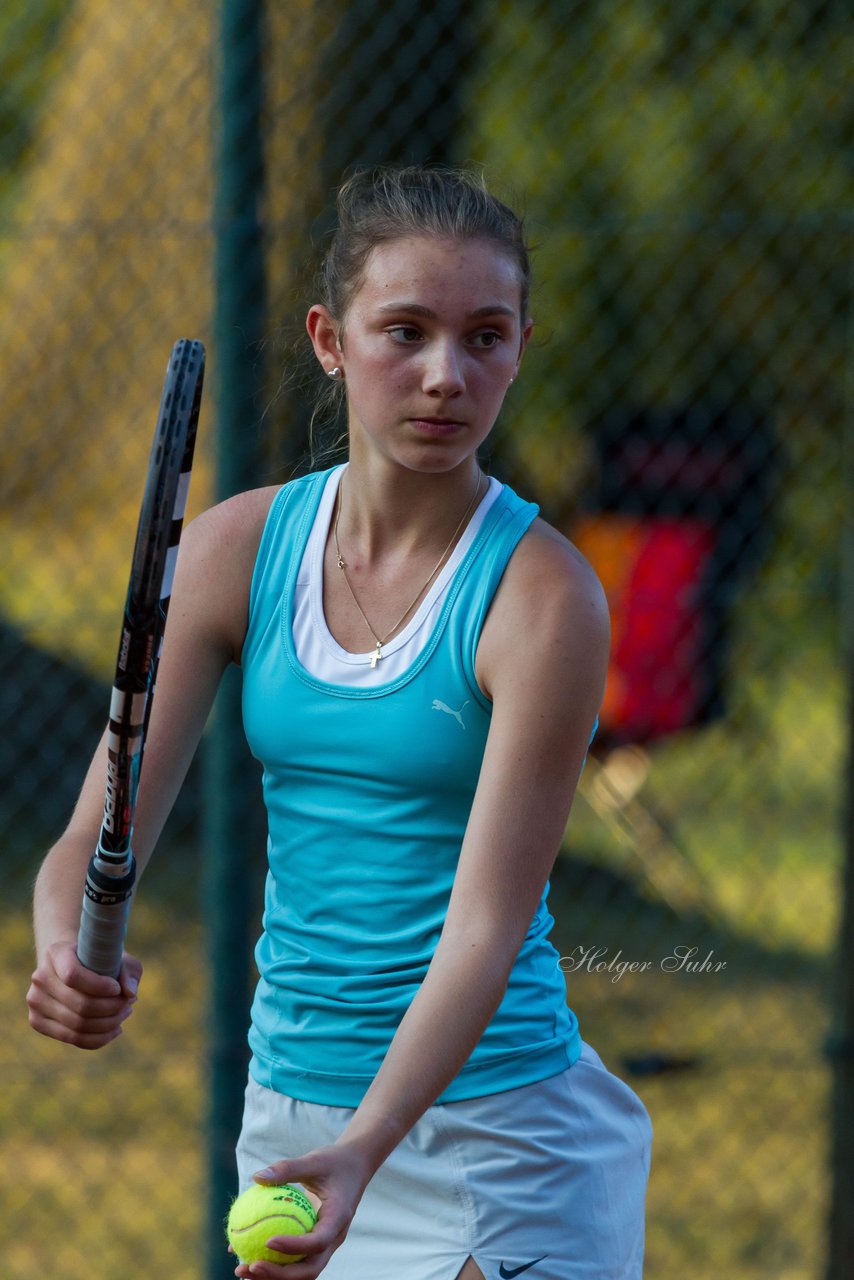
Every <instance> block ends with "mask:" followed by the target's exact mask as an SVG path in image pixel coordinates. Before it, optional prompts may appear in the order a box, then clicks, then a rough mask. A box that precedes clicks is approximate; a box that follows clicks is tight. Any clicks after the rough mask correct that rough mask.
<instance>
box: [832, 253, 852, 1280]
mask: <svg viewBox="0 0 854 1280" xmlns="http://www.w3.org/2000/svg"><path fill="white" fill-rule="evenodd" d="M849 277H850V280H851V285H852V289H851V291H850V294H849V302H848V352H847V357H848V358H847V364H846V371H845V392H846V394H845V408H846V414H845V421H844V424H843V433H844V434H843V469H844V476H845V499H846V501H845V506H844V511H845V522H844V528H843V531H842V539H843V541H842V570H841V577H842V590H841V608H840V612H841V631H842V657H843V670H844V672H845V676H846V678H847V682H848V708H847V710H848V742H847V758H846V761H845V770H844V773H843V778H842V796H843V810H842V813H843V819H842V856H843V867H842V877H841V893H842V901H841V904H840V913H839V914H840V929H839V947H838V952H837V968H836V981H837V987H836V993H835V994H836V1002H835V1009H834V1028H833V1032H832V1034H831V1039H830V1044H829V1056H830V1060H831V1064H832V1068H833V1093H832V1101H831V1109H830V1117H831V1133H830V1170H831V1190H830V1215H829V1233H828V1264H827V1280H850V1278H851V1276H854V509H852V502H851V499H852V496H854V309H852V308H854V264H852V265H850V266H849Z"/></svg>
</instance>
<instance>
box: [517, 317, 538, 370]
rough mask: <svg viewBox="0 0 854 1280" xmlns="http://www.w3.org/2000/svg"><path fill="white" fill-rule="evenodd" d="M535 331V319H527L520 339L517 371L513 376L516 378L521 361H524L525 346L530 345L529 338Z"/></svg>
mask: <svg viewBox="0 0 854 1280" xmlns="http://www.w3.org/2000/svg"><path fill="white" fill-rule="evenodd" d="M533 331H534V322H533V320H527V321H526V323H525V327H524V329H523V330H522V336H521V338H520V339H519V358H518V360H517V361H516V373H514V374H513V377H514V378H515V377H516V375H517V374H518V372H519V366H520V365H521V363H522V356H523V355H524V354H525V348H526V347H527V345H528V339H529V338H530V336H531V334H532V333H533Z"/></svg>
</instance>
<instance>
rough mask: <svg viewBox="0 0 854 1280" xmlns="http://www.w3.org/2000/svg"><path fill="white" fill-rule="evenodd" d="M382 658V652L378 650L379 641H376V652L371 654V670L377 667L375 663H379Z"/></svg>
mask: <svg viewBox="0 0 854 1280" xmlns="http://www.w3.org/2000/svg"><path fill="white" fill-rule="evenodd" d="M382 656H383V651H382V649H381V648H380V645H379V641H377V648H376V652H375V653H372V654H371V670H373V669H374V667H375V666H376V665H377V663H378V662H379V660H380V658H381V657H382Z"/></svg>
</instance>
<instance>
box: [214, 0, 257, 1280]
mask: <svg viewBox="0 0 854 1280" xmlns="http://www.w3.org/2000/svg"><path fill="white" fill-rule="evenodd" d="M263 10H264V6H263V3H262V0H223V2H222V5H221V9H220V51H219V58H220V68H219V73H220V97H219V121H218V123H219V136H218V139H217V146H216V148H215V151H214V154H215V162H216V164H217V172H216V174H215V181H216V211H215V224H216V315H215V341H214V351H213V356H214V360H213V362H212V363H213V365H214V372H215V378H216V384H215V385H216V395H217V466H216V497H217V499H223V498H226V497H229V496H230V495H232V494H234V493H236V492H239V491H241V490H243V489H246V488H248V487H251V486H252V485H254V484H257V483H258V478H257V477H258V471H259V447H258V431H257V423H258V418H259V412H258V403H257V387H258V383H257V376H258V375H257V364H258V361H259V359H260V354H259V353H260V346H259V342H260V339H261V338H262V337H263V334H264V329H265V322H266V287H265V265H264V243H263V240H264V237H263V227H262V221H261V218H262V211H261V203H262V198H263V193H264V156H263V146H262V137H261V111H262V103H263V79H262V56H261V55H262V45H263V41H262V29H263ZM206 764H207V774H206V789H205V796H204V823H203V831H204V837H205V851H204V857H205V865H206V868H207V873H206V890H207V894H206V896H207V901H206V907H207V911H206V916H207V921H208V939H209V952H210V963H211V977H210V981H211V997H210V1014H209V1037H210V1039H209V1043H210V1110H209V1201H208V1203H209V1219H208V1229H209V1235H208V1239H209V1257H208V1267H207V1273H206V1274H207V1276H208V1277H209V1280H224V1278H225V1277H226V1276H230V1275H232V1274H233V1271H234V1262H233V1260H231V1259H230V1258H229V1256H228V1254H227V1253H226V1251H225V1244H224V1239H223V1232H222V1223H223V1216H224V1214H225V1211H226V1209H227V1206H228V1202H229V1199H230V1197H231V1195H233V1194H234V1191H235V1172H234V1141H235V1138H236V1135H237V1131H238V1128H239V1124H240V1115H241V1108H242V1097H243V1089H244V1087H245V1081H246V1064H247V1058H248V1052H247V1047H246V1035H245V1027H246V1016H247V1000H248V992H249V985H250V939H249V912H250V905H249V904H250V893H249V880H250V876H251V872H252V865H251V858H250V856H249V855H250V848H249V847H248V846H251V845H252V844H253V839H252V837H251V835H250V834H248V833H251V830H252V825H253V824H252V820H251V815H252V812H253V803H252V800H251V798H250V797H251V794H252V790H253V787H252V774H251V769H250V763H249V757H248V751H247V748H246V745H245V741H244V738H243V731H242V725H241V715H240V680H239V678H238V673H237V672H236V671H235V670H232V671H231V672H229V674H228V678H227V679H226V680H225V681H224V682H223V687H222V689H221V691H220V696H219V698H218V701H217V707H216V712H215V716H214V721H213V725H212V730H211V733H210V735H209V739H208V743H207V759H206ZM247 863H249V864H250V865H247Z"/></svg>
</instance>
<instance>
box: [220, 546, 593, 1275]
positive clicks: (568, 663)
mask: <svg viewBox="0 0 854 1280" xmlns="http://www.w3.org/2000/svg"><path fill="white" fill-rule="evenodd" d="M608 638H609V625H608V612H607V606H606V603H605V599H604V595H603V593H602V590H601V587H600V586H599V583H598V582H597V580H596V578H595V576H594V575H593V573H592V571H591V570H590V568H589V566H587V565H586V563H585V562H584V561H583V560H582V559H581V557H580V556H578V554H577V553H576V552H575V551H574V549H573V548H571V547H570V546H569V544H568V543H566V542H565V540H564V539H562V538H560V537H559V536H558V535H556V534H554V533H553V531H551V530H549V529H548V528H547V527H545V526H538V527H537V528H536V529H535V530H533V531H532V532H531V533H530V534H529V535H528V536H527V537H526V538H525V539H524V540H523V542H522V543H521V544H520V546H519V548H518V549H517V552H516V554H515V555H514V556H513V558H512V560H511V563H510V566H509V567H508V570H507V573H506V574H505V577H504V580H503V582H502V585H501V588H500V590H499V592H498V593H497V595H496V599H495V601H494V604H493V608H492V610H491V611H490V614H489V617H488V619H487V623H486V626H485V628H484V633H483V636H482V639H481V644H480V647H479V651H478V678H479V680H480V682H481V685H482V687H483V688H484V690H485V691H486V692H487V693H488V694H489V696H490V697H491V698H492V700H493V716H492V724H491V727H490V731H489V738H488V741H487V746H486V752H485V755H484V761H483V767H482V769H481V774H480V781H479V783H478V789H477V793H476V796H475V800H474V804H473V807H472V812H471V816H470V819H469V822H468V826H467V829H466V834H465V839H464V842H463V847H462V851H461V855H460V861H459V865H458V869H457V873H456V877H455V880H454V887H453V891H452V894H451V898H450V902H449V907H448V913H447V916H446V920H445V925H444V928H443V931H442V935H441V938H440V940H439V943H438V945H437V948H436V951H435V953H434V956H433V959H432V961H431V963H430V966H429V969H428V971H427V974H426V977H425V979H424V982H423V983H422V985H421V987H420V989H419V990H418V992H417V994H416V996H415V998H414V999H413V1001H412V1003H411V1005H410V1007H409V1009H408V1010H407V1012H406V1014H405V1016H404V1018H403V1019H402V1021H401V1023H400V1026H399V1027H398V1030H397V1033H396V1034H395V1036H394V1039H393V1041H392V1043H391V1045H390V1047H389V1050H388V1053H387V1054H386V1057H385V1060H384V1061H383V1064H382V1066H381V1068H380V1070H379V1072H378V1073H377V1075H376V1078H375V1079H374V1081H373V1083H372V1084H371V1087H370V1088H369V1089H368V1091H367V1093H366V1095H365V1097H364V1099H363V1101H362V1103H361V1105H360V1106H359V1107H358V1109H357V1110H356V1112H355V1114H354V1116H353V1118H352V1120H351V1122H350V1124H349V1125H348V1126H347V1128H346V1129H345V1131H344V1132H343V1134H342V1135H341V1137H340V1139H339V1140H338V1143H337V1144H336V1145H335V1146H334V1147H331V1148H322V1149H320V1150H319V1151H318V1152H316V1153H315V1152H311V1153H309V1154H307V1155H305V1156H303V1157H301V1158H300V1159H298V1160H286V1161H281V1162H279V1163H277V1164H276V1165H274V1166H273V1168H272V1170H271V1171H270V1173H269V1174H267V1180H268V1181H284V1180H290V1179H293V1180H303V1181H304V1182H305V1183H306V1184H307V1185H308V1186H309V1188H310V1189H311V1190H312V1191H314V1192H316V1193H317V1194H318V1195H320V1197H321V1199H323V1202H324V1205H323V1214H322V1216H321V1219H320V1223H319V1225H318V1228H317V1229H316V1231H315V1232H314V1233H312V1236H311V1237H309V1238H308V1239H307V1240H306V1241H305V1242H304V1243H305V1246H306V1248H307V1249H308V1250H309V1254H310V1257H307V1258H306V1261H305V1263H303V1264H296V1265H295V1266H293V1267H288V1269H287V1275H288V1277H289V1278H290V1277H293V1280H311V1278H312V1277H314V1276H316V1275H318V1274H319V1272H320V1271H321V1270H322V1268H323V1265H325V1262H326V1261H327V1260H328V1257H329V1256H330V1254H331V1252H332V1251H333V1250H334V1248H335V1247H337V1244H339V1243H340V1241H341V1240H342V1239H343V1237H344V1235H345V1234H346V1230H347V1227H348V1225H349V1220H350V1218H351V1217H352V1212H353V1210H354V1208H355V1205H356V1204H358V1200H359V1198H360V1196H361V1194H362V1193H363V1191H364V1188H365V1186H366V1185H367V1183H368V1182H369V1181H370V1179H371V1177H372V1176H373V1174H374V1173H375V1172H376V1170H377V1168H379V1166H380V1165H381V1164H382V1162H383V1161H384V1160H385V1159H386V1157H387V1156H388V1155H389V1153H390V1152H391V1151H392V1150H393V1149H394V1147H395V1146H396V1145H397V1144H398V1142H400V1140H401V1139H402V1138H403V1137H404V1135H405V1134H406V1133H407V1132H408V1131H409V1130H410V1129H411V1127H412V1126H413V1124H415V1122H416V1121H417V1120H418V1118H419V1117H420V1116H421V1115H422V1114H423V1113H424V1112H425V1111H426V1109H427V1108H428V1107H429V1106H431V1105H432V1104H433V1103H434V1102H435V1100H436V1098H437V1097H438V1096H439V1095H440V1094H441V1093H442V1091H443V1090H444V1089H445V1087H446V1086H447V1085H448V1084H449V1083H450V1081H451V1080H452V1079H453V1078H454V1076H455V1075H456V1074H457V1073H458V1071H459V1070H460V1068H461V1067H462V1066H463V1065H464V1063H465V1062H466V1060H467V1059H468V1057H469V1055H470V1054H471V1052H472V1050H473V1049H474V1047H475V1045H476V1044H477V1042H478V1040H479V1039H480V1037H481V1035H482V1034H483V1032H484V1030H485V1028H486V1026H487V1024H488V1023H489V1021H490V1019H491V1018H492V1016H493V1014H494V1013H495V1011H496V1009H497V1007H498V1005H499V1004H500V1002H501V999H502V997H503V995H504V992H505V990H506V986H507V981H508V978H509V975H510V970H511V969H512V966H513V963H514V961H515V959H516V956H517V954H518V952H519V948H520V947H521V945H522V942H523V941H524V938H525V935H526V933H527V931H528V928H529V927H530V923H531V920H532V919H533V916H534V912H535V910H536V907H537V904H538V902H539V900H540V898H541V896H542V892H543V889H544V887H545V883H546V880H547V879H548V877H549V874H550V872H551V869H552V866H553V864H554V860H555V857H556V855H557V852H558V849H559V847H560V843H561V839H562V837H563V833H564V830H565V827H566V821H567V817H568V815H569V810H570V806H571V804H572V799H573V795H574V792H575V787H576V783H577V781H578V776H579V773H580V771H581V766H582V763H583V760H584V756H585V753H586V751H587V747H588V743H589V739H590V733H591V730H592V728H593V724H594V721H595V717H596V714H597V711H598V709H599V705H600V702H601V699H602V693H603V689H604V682H605V671H606V667H607V654H608ZM237 1274H238V1275H248V1274H249V1272H248V1271H246V1270H245V1269H240V1270H238V1273H237ZM253 1274H255V1272H253ZM257 1274H258V1275H259V1276H261V1275H264V1276H267V1275H269V1276H270V1277H278V1276H282V1277H283V1276H284V1275H285V1272H284V1271H283V1270H279V1269H277V1268H276V1267H275V1266H273V1265H272V1264H263V1266H259V1267H258V1268H257Z"/></svg>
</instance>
